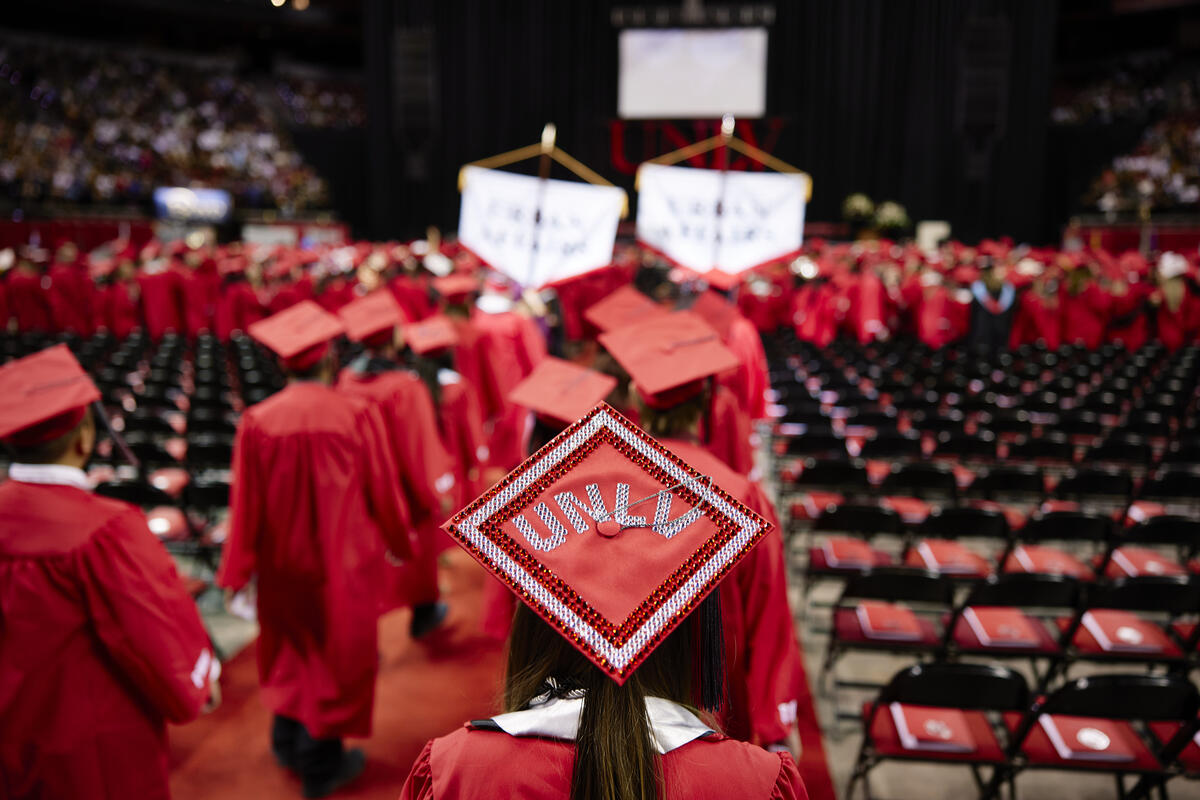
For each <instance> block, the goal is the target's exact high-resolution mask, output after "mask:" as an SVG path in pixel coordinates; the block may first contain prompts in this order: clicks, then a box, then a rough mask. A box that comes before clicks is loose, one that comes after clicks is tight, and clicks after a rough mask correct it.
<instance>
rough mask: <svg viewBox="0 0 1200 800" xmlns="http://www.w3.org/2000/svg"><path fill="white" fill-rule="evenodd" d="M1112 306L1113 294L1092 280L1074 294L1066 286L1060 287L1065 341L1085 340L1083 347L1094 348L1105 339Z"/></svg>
mask: <svg viewBox="0 0 1200 800" xmlns="http://www.w3.org/2000/svg"><path fill="white" fill-rule="evenodd" d="M1111 306H1112V297H1111V296H1110V295H1109V294H1108V292H1106V291H1104V290H1103V289H1101V288H1100V287H1099V286H1097V285H1096V284H1094V283H1089V284H1088V285H1087V286H1085V287H1084V288H1083V290H1082V291H1081V292H1079V294H1071V293H1070V292H1069V291H1067V287H1066V286H1063V287H1062V288H1060V289H1059V292H1058V309H1059V314H1058V318H1059V324H1060V325H1061V326H1062V333H1061V337H1062V341H1063V342H1065V343H1067V344H1074V343H1076V342H1082V343H1083V346H1084V347H1086V348H1088V349H1089V350H1095V349H1096V348H1097V347H1099V346H1100V345H1101V344H1102V343H1103V342H1104V328H1105V326H1107V325H1108V318H1109V312H1110V310H1111Z"/></svg>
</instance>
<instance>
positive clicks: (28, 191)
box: [0, 42, 329, 211]
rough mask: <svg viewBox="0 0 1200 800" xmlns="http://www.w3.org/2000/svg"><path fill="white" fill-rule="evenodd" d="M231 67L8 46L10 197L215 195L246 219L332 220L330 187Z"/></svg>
mask: <svg viewBox="0 0 1200 800" xmlns="http://www.w3.org/2000/svg"><path fill="white" fill-rule="evenodd" d="M270 109H271V104H269V103H264V102H260V97H259V96H258V90H257V88H256V87H255V85H254V84H252V83H251V82H249V81H247V80H245V79H243V78H241V77H239V76H238V75H237V74H236V73H235V71H234V70H233V68H232V67H231V66H222V65H220V64H219V63H215V62H213V61H211V60H209V61H205V62H203V63H201V62H196V63H187V62H186V61H184V60H181V59H173V60H171V61H169V62H168V61H166V60H156V59H155V58H154V57H152V56H149V55H146V54H138V53H131V52H128V51H121V50H116V49H112V50H100V49H94V50H93V49H88V50H81V49H79V48H76V47H72V46H69V45H67V44H65V43H63V44H54V43H28V42H23V43H7V44H0V194H3V195H6V196H8V197H9V198H10V199H11V200H12V201H13V202H16V203H20V204H29V203H49V202H57V203H81V204H87V203H91V204H97V205H144V204H146V203H148V202H149V199H150V197H151V195H152V194H153V191H154V189H155V188H156V187H158V186H211V187H216V188H221V189H225V190H227V191H229V192H230V193H231V194H233V196H234V198H235V202H236V204H237V206H238V207H241V208H278V209H281V210H284V211H302V210H307V209H316V208H327V207H328V203H329V199H328V192H327V188H326V185H325V182H324V181H323V180H322V179H321V178H320V177H319V176H318V175H317V174H316V173H315V172H314V171H313V170H312V168H311V167H309V166H308V165H307V164H305V163H304V161H303V159H302V158H301V156H300V154H299V153H298V152H296V150H295V149H294V148H293V147H292V146H291V144H290V143H289V142H288V139H287V136H286V132H285V130H284V127H283V125H282V124H280V121H279V120H278V119H276V118H275V117H274V115H273V114H272V113H271V110H270Z"/></svg>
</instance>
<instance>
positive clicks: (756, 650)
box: [600, 311, 803, 753]
mask: <svg viewBox="0 0 1200 800" xmlns="http://www.w3.org/2000/svg"><path fill="white" fill-rule="evenodd" d="M600 343H601V344H602V345H604V347H605V348H606V349H607V350H608V351H609V353H611V354H612V356H613V358H615V359H616V360H617V361H618V362H620V364H621V366H622V367H624V368H625V370H626V371H627V372H628V373H629V375H630V378H631V379H632V381H633V389H634V397H635V402H636V405H637V408H638V415H639V418H640V423H641V426H642V428H643V429H644V430H645V431H646V432H647V433H649V434H651V435H652V436H655V437H657V438H660V439H661V441H662V443H663V444H664V445H665V446H666V447H668V448H669V449H670V450H671V451H672V452H673V453H675V454H676V455H677V456H679V457H680V458H682V459H683V460H684V461H686V462H687V463H689V464H691V465H693V466H694V467H695V468H696V469H698V470H700V472H701V473H702V474H704V475H707V476H710V477H711V478H712V480H713V482H714V483H715V484H717V485H720V486H722V487H724V488H725V489H726V491H727V492H729V493H730V495H731V496H732V497H733V498H734V499H736V500H738V501H739V502H742V503H745V504H746V505H747V506H748V507H750V508H751V509H753V510H754V511H755V513H757V514H759V515H761V516H762V517H764V518H765V519H767V520H768V521H770V522H771V523H772V525H773V526H774V527H773V530H772V532H771V533H770V534H768V535H767V538H766V540H765V541H764V542H763V544H762V545H761V546H760V547H757V548H755V550H754V551H752V553H751V554H750V556H749V557H748V558H747V559H745V560H744V561H743V562H742V563H741V564H739V565H738V567H737V568H736V569H735V570H734V573H735V574H734V577H733V578H732V579H731V580H729V581H727V582H726V583H725V584H724V585H723V586H722V590H721V594H722V603H721V609H722V616H723V619H724V624H725V628H726V630H727V631H729V632H730V636H729V637H728V638H727V641H728V643H729V645H730V649H729V652H728V653H727V663H728V674H729V691H730V695H731V702H730V704H729V707H728V708H727V709H725V712H724V713H723V715H722V722H723V724H724V727H725V730H726V732H727V733H729V735H730V736H733V737H735V738H738V739H743V740H745V741H750V742H754V743H756V744H760V745H762V746H764V747H779V748H785V749H790V750H791V751H792V752H793V753H797V752H798V750H799V733H798V731H797V729H796V713H797V708H798V698H799V694H800V688H801V687H800V676H801V675H802V672H803V667H802V663H801V661H800V647H799V643H798V642H797V641H796V635H795V631H794V628H793V624H792V613H791V609H790V608H789V606H788V600H787V576H786V571H785V561H784V554H783V539H782V536H781V534H780V532H779V526H778V524H777V522H776V514H775V511H774V508H773V507H772V505H771V502H770V500H769V499H768V498H767V496H766V494H765V492H764V491H763V490H762V488H761V487H759V486H758V485H757V484H755V483H752V482H751V481H750V480H749V479H748V478H747V477H745V476H742V475H738V474H736V473H734V472H733V471H732V470H731V469H730V468H729V467H728V466H727V465H726V464H724V463H723V462H721V461H720V460H719V459H718V458H717V457H716V456H714V455H713V454H712V453H711V452H709V451H708V450H707V449H706V448H705V447H704V446H703V445H702V444H701V443H700V439H699V430H700V421H701V418H702V416H703V414H704V410H705V409H704V402H705V393H704V384H705V380H706V379H707V378H709V377H710V376H712V375H714V374H719V373H720V372H722V371H723V370H725V369H728V368H729V367H730V366H732V365H734V364H736V363H737V356H736V355H734V354H733V353H732V352H731V351H730V350H729V349H728V348H726V347H725V346H724V345H722V344H721V343H720V341H718V340H717V337H716V336H715V332H714V331H713V329H712V328H711V327H709V326H708V325H707V324H706V323H705V322H704V321H703V320H702V319H700V318H699V317H698V316H696V315H695V314H692V313H691V312H688V311H677V312H675V313H673V314H669V315H666V316H664V317H659V318H656V319H653V320H649V321H647V322H643V323H640V324H637V325H630V326H628V327H626V328H620V329H617V330H614V331H610V332H608V333H605V334H603V335H601V337H600Z"/></svg>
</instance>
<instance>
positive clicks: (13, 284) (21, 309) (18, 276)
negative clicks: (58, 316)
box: [8, 267, 54, 333]
mask: <svg viewBox="0 0 1200 800" xmlns="http://www.w3.org/2000/svg"><path fill="white" fill-rule="evenodd" d="M49 288H50V278H49V276H45V275H42V274H41V273H39V272H36V271H34V270H30V269H25V268H23V267H19V268H17V269H15V270H13V271H12V272H11V273H9V276H8V306H9V308H11V309H12V313H13V316H15V317H16V318H17V330H18V331H20V332H21V333H26V332H28V331H41V332H43V333H50V332H51V331H53V330H54V313H53V309H52V308H51V306H50V298H49V296H48V290H49Z"/></svg>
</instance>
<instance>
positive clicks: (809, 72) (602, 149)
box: [364, 0, 1058, 241]
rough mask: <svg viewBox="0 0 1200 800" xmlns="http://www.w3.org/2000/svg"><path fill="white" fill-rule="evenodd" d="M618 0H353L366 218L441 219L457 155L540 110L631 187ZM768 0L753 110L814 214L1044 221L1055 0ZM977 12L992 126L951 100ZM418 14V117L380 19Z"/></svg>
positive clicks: (484, 151) (387, 27)
mask: <svg viewBox="0 0 1200 800" xmlns="http://www.w3.org/2000/svg"><path fill="white" fill-rule="evenodd" d="M617 4H619V5H626V3H624V2H620V0H618V2H616V3H614V2H612V0H571V2H563V1H562V0H406V1H405V2H403V3H401V2H400V0H366V5H367V13H366V14H365V19H366V24H365V30H364V44H365V52H366V54H367V72H368V83H369V87H370V88H369V91H368V101H369V114H370V119H369V126H370V130H369V132H368V136H367V143H368V147H367V159H368V165H367V175H368V182H369V184H370V191H369V193H368V196H369V197H370V198H371V200H372V206H373V207H372V216H371V224H370V233H371V234H373V235H375V236H392V235H400V234H412V233H415V232H417V231H420V230H421V229H423V227H424V225H426V224H427V223H435V224H440V225H442V226H444V227H447V228H452V227H453V226H454V225H455V222H456V219H457V215H458V202H459V198H458V193H457V186H456V175H457V171H458V168H459V167H460V166H461V165H462V164H463V163H465V162H467V161H471V160H474V159H478V158H482V157H485V156H489V155H493V154H495V153H498V152H501V151H503V150H508V149H511V148H515V147H520V146H523V145H526V144H530V143H533V142H536V141H537V140H538V139H539V137H540V134H541V129H542V125H543V124H544V123H546V122H549V121H553V122H554V123H556V124H557V126H558V132H559V139H558V142H559V145H560V146H561V147H563V148H564V149H565V150H567V151H568V152H570V153H571V154H573V155H575V156H576V157H578V158H580V159H582V160H583V161H584V162H585V163H587V164H588V165H590V166H592V167H593V168H595V169H596V170H597V171H599V172H600V173H601V174H603V175H605V176H606V177H608V178H610V179H612V180H614V181H615V182H618V183H621V184H622V185H623V186H625V188H627V189H628V190H630V191H631V192H632V183H633V181H632V176H628V175H622V174H620V173H619V172H618V170H617V168H616V166H615V164H614V159H613V158H612V137H613V123H614V120H615V119H616V98H617V30H616V29H615V28H614V27H613V26H612V24H611V21H610V12H611V8H612V6H613V5H617ZM725 4H730V3H725ZM732 4H734V5H736V3H732ZM671 5H677V4H675V3H671ZM775 7H776V12H777V14H776V21H775V23H774V24H773V25H772V26H770V40H769V50H768V52H769V56H768V59H769V66H768V70H769V71H768V101H767V102H768V108H767V114H768V117H769V118H770V120H769V122H768V121H764V122H760V123H755V126H754V127H755V131H756V132H757V134H758V139H759V141H760V142H764V143H766V139H767V137H768V135H769V134H770V133H771V131H772V130H773V131H774V132H775V133H776V134H777V139H776V140H775V141H773V142H770V143H769V144H770V145H771V146H770V148H769V149H771V150H772V152H773V153H774V154H775V155H777V156H779V157H780V158H782V159H784V160H785V161H789V162H791V163H793V164H796V165H797V166H799V167H801V168H802V169H805V170H807V171H808V172H809V173H811V174H812V176H813V183H814V193H813V199H812V203H811V205H810V210H809V218H810V219H814V220H836V219H838V218H839V217H840V208H841V203H842V200H843V198H844V197H845V196H846V195H847V194H849V193H850V192H855V191H861V192H866V193H867V194H868V195H870V196H871V197H872V198H873V199H875V200H876V201H880V200H885V199H892V200H896V201H899V202H901V203H903V204H904V205H906V206H907V208H908V210H909V214H910V217H911V218H912V219H914V220H918V219H927V218H929V219H949V220H950V221H951V222H952V224H953V225H954V233H955V235H956V236H957V237H959V238H965V239H972V238H976V237H979V236H986V235H1000V234H1010V235H1012V236H1014V237H1016V238H1018V239H1028V240H1033V241H1040V240H1044V239H1045V238H1046V237H1047V231H1048V230H1049V228H1048V226H1047V225H1046V220H1045V211H1046V209H1045V208H1044V202H1043V194H1044V183H1043V179H1044V174H1045V168H1046V163H1045V162H1046V146H1047V127H1048V126H1047V117H1048V109H1049V85H1050V79H1051V70H1052V65H1053V56H1054V53H1053V49H1054V38H1055V26H1056V23H1057V17H1058V2H1057V0H776V3H775ZM973 18H974V19H975V20H976V23H977V24H976V25H975V28H974V30H975V31H977V32H978V30H979V27H980V25H979V24H978V20H979V19H980V18H983V19H985V20H988V21H989V22H987V23H985V24H984V25H983V27H984V28H985V29H987V27H988V25H990V24H992V23H995V27H997V28H1003V29H1004V30H1006V31H1007V36H1006V37H1005V38H1003V39H1002V41H1003V42H1004V44H1003V48H1002V49H1003V52H1002V53H1000V54H999V55H1000V58H999V59H998V61H997V59H995V58H994V56H996V53H992V54H990V56H989V57H990V58H991V60H990V61H987V63H988V64H993V65H994V64H995V63H1000V64H1002V68H1001V69H999V71H998V72H997V71H995V70H993V74H994V75H995V77H996V80H999V81H1000V84H999V85H1000V87H1001V88H1002V90H1003V92H1002V94H1001V95H999V97H998V99H997V98H993V99H991V100H989V99H987V98H986V97H985V98H984V100H983V101H982V102H983V103H984V107H983V109H982V110H983V112H984V114H983V116H984V117H988V113H987V112H988V108H987V105H988V104H989V103H990V104H991V105H998V106H1001V107H1002V110H1000V111H997V113H996V115H995V116H996V119H997V122H998V123H999V124H1000V126H1001V127H1000V129H999V130H998V131H997V133H996V134H995V135H994V136H990V137H989V136H981V135H980V134H979V131H978V130H976V131H975V132H974V135H973V136H968V135H967V133H965V132H964V131H965V130H966V128H965V127H964V123H963V121H962V120H963V112H964V111H972V112H973V113H974V114H976V115H978V112H979V111H980V110H981V109H980V105H979V102H977V101H974V100H973V101H971V102H973V103H974V105H973V106H972V107H971V108H966V107H965V106H964V103H967V102H968V101H967V100H966V97H967V94H966V90H967V89H969V88H970V87H968V86H966V85H964V80H965V76H966V75H967V74H968V71H969V70H968V67H971V66H972V65H975V66H977V65H978V64H979V55H980V53H979V52H978V51H975V52H973V51H972V50H971V49H970V48H968V47H966V45H965V41H966V36H967V29H968V24H969V22H970V21H971V20H972V19H973ZM419 28H425V29H429V30H431V31H432V35H433V42H434V55H433V59H432V64H433V67H434V76H433V77H434V81H435V83H434V86H435V88H436V94H437V97H438V98H439V100H438V103H437V104H436V105H435V106H434V108H433V114H432V117H431V119H429V120H428V121H427V122H428V124H427V125H426V121H423V120H419V119H417V120H414V119H412V118H411V116H410V117H409V118H407V119H406V118H405V117H404V115H403V114H397V109H396V101H395V93H394V91H393V88H392V87H393V86H394V85H395V83H396V78H397V76H396V74H395V73H396V66H397V59H396V54H395V49H396V44H395V42H396V37H395V35H394V32H395V31H396V30H412V29H419ZM972 41H977V39H972ZM985 55H986V54H985ZM985 60H986V59H985ZM974 74H978V71H976V73H974ZM985 95H986V92H985ZM977 97H978V95H977ZM968 116H969V115H968ZM709 124H711V123H709ZM674 127H675V129H676V130H677V131H681V132H683V134H684V135H685V136H686V138H687V140H688V141H694V140H696V139H699V138H702V136H705V135H708V134H709V133H710V132H711V129H705V128H703V127H697V126H693V124H692V123H691V122H678V121H677V122H675V123H674ZM414 132H417V133H414ZM623 132H624V134H625V137H626V145H627V146H626V148H625V156H626V158H627V159H628V160H631V161H634V162H636V161H640V160H643V159H644V158H646V157H649V156H653V155H657V154H659V153H662V152H666V151H667V150H670V149H673V148H674V147H675V146H678V145H677V144H674V143H672V142H671V141H669V140H668V139H667V138H666V137H664V136H663V135H662V134H661V130H660V129H659V128H658V127H656V126H654V125H653V124H650V125H647V124H646V123H640V122H629V123H627V124H626V125H625V127H624V128H623ZM427 137H428V138H427ZM984 141H990V142H991V146H984V145H983V144H981V142H984ZM426 145H427V146H426ZM410 151H415V152H417V153H418V155H417V156H416V157H415V161H416V162H417V163H416V164H413V163H410V162H412V161H413V160H414V158H413V157H412V155H411V152H410ZM972 157H973V158H974V161H972Z"/></svg>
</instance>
